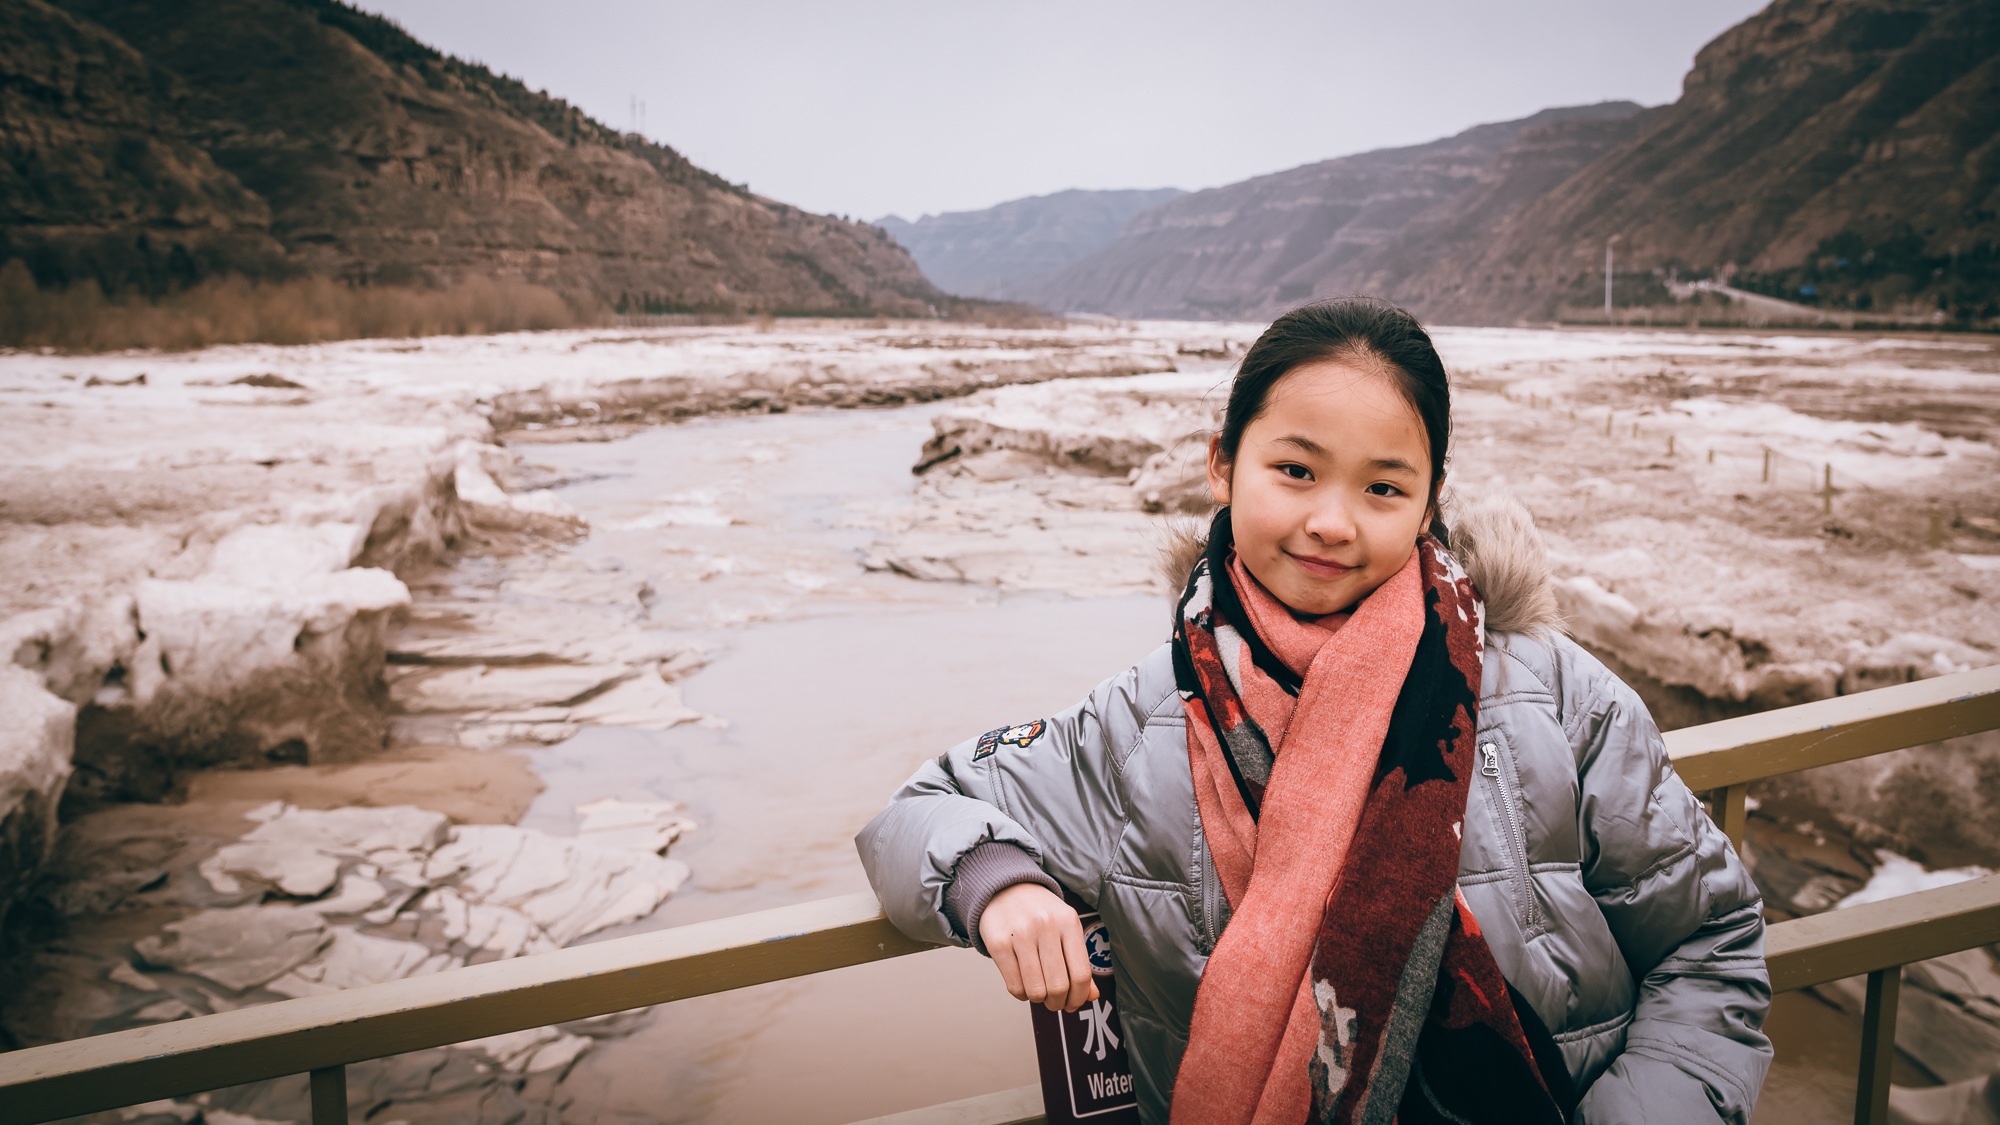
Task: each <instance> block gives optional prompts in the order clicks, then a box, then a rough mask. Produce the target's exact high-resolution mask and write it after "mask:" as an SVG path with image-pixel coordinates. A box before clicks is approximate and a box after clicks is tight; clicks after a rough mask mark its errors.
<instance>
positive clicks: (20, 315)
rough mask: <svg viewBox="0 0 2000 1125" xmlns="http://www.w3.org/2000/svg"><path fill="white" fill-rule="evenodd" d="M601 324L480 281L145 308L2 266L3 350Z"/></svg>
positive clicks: (165, 300) (242, 287) (218, 295)
mask: <svg viewBox="0 0 2000 1125" xmlns="http://www.w3.org/2000/svg"><path fill="white" fill-rule="evenodd" d="M604 316H605V310H604V309H602V308H600V307H598V306H597V305H596V303H595V302H593V301H590V300H589V299H588V298H585V299H581V300H579V299H577V298H574V297H565V296H564V295H562V294H559V293H557V292H555V291H554V290H552V289H548V288H544V287H543V286H540V285H529V284H526V283H523V282H516V281H493V280H489V279H486V278H479V277H475V278H469V279H467V280H465V281H463V282H461V283H459V284H458V285H456V286H454V287H452V288H450V289H420V288H414V287H407V286H354V285H346V284H343V283H341V282H338V281H332V280H329V279H326V278H296V279H293V280H288V281H264V282H254V281H250V280H248V279H245V278H242V277H222V278H212V279H209V280H207V281H203V282H200V283H198V284H195V285H192V286H189V287H187V288H185V289H182V290H179V291H178V292H174V293H169V294H167V295H165V296H161V297H159V298H157V299H151V298H147V297H145V296H142V295H140V294H139V293H137V292H130V293H124V294H118V295H107V294H106V293H105V292H104V290H103V289H102V288H100V287H99V286H98V284H97V283H96V282H95V281H86V282H82V283H79V284H74V285H70V286H67V287H64V288H50V289H44V288H41V287H39V286H37V285H36V284H35V281H34V278H33V277H32V276H31V275H30V274H29V272H28V268H27V266H26V265H24V264H23V263H22V262H21V261H20V260H19V259H16V260H13V261H10V262H8V263H6V265H4V266H0V346H4V347H15V348H56V349H58V350H61V351H76V352H96V351H118V350H121V349H124V348H165V349H170V350H183V349H188V348H201V347H208V346H210V345H214V344H316V343H323V342H326V341H329V340H353V339H370V338H380V337H407V336H467V335H481V334H485V333H489V332H516V331H524V330H534V329H545V328H575V327H580V326H583V325H588V324H595V323H598V322H599V321H601V320H602V319H604Z"/></svg>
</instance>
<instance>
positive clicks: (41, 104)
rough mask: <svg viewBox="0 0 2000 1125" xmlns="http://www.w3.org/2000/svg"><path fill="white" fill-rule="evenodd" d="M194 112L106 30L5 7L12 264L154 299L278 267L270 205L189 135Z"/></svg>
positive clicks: (39, 6)
mask: <svg viewBox="0 0 2000 1125" xmlns="http://www.w3.org/2000/svg"><path fill="white" fill-rule="evenodd" d="M185 101H186V91H185V90H184V89H182V88H180V87H179V86H178V85H177V84H176V83H174V82H173V81H172V80H171V79H170V78H169V77H168V76H166V75H165V74H163V73H160V72H158V71H156V70H154V69H153V68H151V67H149V66H148V65H147V63H146V60H145V59H143V58H141V57H140V55H139V54H138V52H136V51H134V50H132V49H131V48H130V47H128V46H126V45H125V44H124V43H122V42H120V41H119V40H118V39H117V37H115V36H113V35H111V34H109V33H108V32H106V31H104V30H103V29H102V28H100V27H97V26H95V25H93V24H90V23H88V22H86V21H82V20H78V19H77V18H75V17H74V16H72V15H70V14H68V13H66V12H63V11H59V10H57V9H55V8H52V7H50V6H49V5H47V4H44V3H42V2H41V0H0V215H4V216H5V218H4V220H0V221H3V222H4V227H0V260H4V259H5V258H8V257H14V256H23V255H24V256H27V257H29V258H30V259H31V260H34V261H36V262H38V263H47V265H48V266H51V267H53V266H54V265H55V263H56V262H57V261H58V260H60V259H61V258H63V257H65V256H73V257H77V258H87V259H90V260H94V261H98V262H101V263H103V267H104V269H105V271H106V272H107V273H109V274H111V275H112V276H115V277H117V278H118V279H119V280H120V281H122V282H124V283H127V284H136V285H140V286H142V287H144V288H148V289H158V288H161V287H164V286H165V285H167V284H170V283H172V282H173V281H177V280H178V281H187V280H192V279H193V277H194V276H195V275H197V274H200V273H204V272H212V271H215V270H218V269H222V270H227V269H231V268H234V269H239V270H245V271H247V272H252V273H267V272H270V271H271V270H273V269H274V268H278V267H279V266H280V264H281V262H282V259H283V251H282V250H281V249H280V247H279V246H278V245H277V243H275V242H273V241H272V240H271V239H270V237H269V235H268V234H267V228H268V227H269V225H270V221H271V213H270V208H269V207H268V206H267V205H266V204H265V202H264V200H262V199H260V198H259V197H258V196H257V195H256V194H255V193H254V192H251V191H249V190H248V189H246V188H245V187H244V186H243V185H242V184H241V183H240V182H238V180H237V179H236V177H235V176H233V175H231V174H229V173H228V172H226V171H224V170H223V169H221V168H219V167H217V165H216V163H215V161H214V160H213V159H211V158H210V156H209V154H208V153H207V152H205V151H203V150H202V149H201V148H200V147H198V146H196V145H194V144H191V143H189V142H188V141H187V140H185V139H184V138H183V137H182V136H181V135H180V121H179V118H178V111H179V109H180V107H181V106H182V105H183V104H184V103H185ZM176 247H178V253H176V252H175V249H174V248H176Z"/></svg>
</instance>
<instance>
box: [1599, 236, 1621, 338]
mask: <svg viewBox="0 0 2000 1125" xmlns="http://www.w3.org/2000/svg"><path fill="white" fill-rule="evenodd" d="M1623 237H1625V236H1624V235H1622V234H1614V235H1612V236H1611V237H1610V238H1607V239H1605V240H1604V323H1606V324H1609V323H1611V244H1612V243H1614V242H1616V241H1618V240H1619V239H1621V238H1623Z"/></svg>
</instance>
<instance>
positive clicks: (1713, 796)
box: [1708, 781, 1750, 851]
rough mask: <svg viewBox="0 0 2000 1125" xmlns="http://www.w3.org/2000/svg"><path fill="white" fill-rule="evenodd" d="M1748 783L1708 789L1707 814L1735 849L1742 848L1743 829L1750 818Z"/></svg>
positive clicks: (1740, 849) (1739, 849)
mask: <svg viewBox="0 0 2000 1125" xmlns="http://www.w3.org/2000/svg"><path fill="white" fill-rule="evenodd" d="M1749 796H1750V783H1749V782H1747V781H1746V782H1743V783H1742V784H1740V785H1727V786H1724V787H1722V788H1721V789H1711V790H1709V791H1708V810H1709V811H1708V815H1709V819H1710V820H1713V821H1715V824H1716V827H1718V828H1720V829H1722V834H1723V835H1724V836H1727V837H1729V844H1730V846H1731V847H1733V848H1735V849H1736V850H1737V851H1742V850H1743V829H1744V827H1745V826H1746V825H1747V824H1748V823H1749V820H1750V808H1749V801H1748V798H1749Z"/></svg>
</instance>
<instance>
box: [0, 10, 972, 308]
mask: <svg viewBox="0 0 2000 1125" xmlns="http://www.w3.org/2000/svg"><path fill="white" fill-rule="evenodd" d="M0 27H4V29H5V30H4V31H0V153H4V159H0V261H4V260H7V259H10V258H20V259H23V260H24V261H25V262H26V263H27V264H28V266H29V268H30V270H31V272H32V273H33V274H34V276H35V279H36V280H37V281H38V282H40V283H41V284H42V285H44V286H51V285H54V286H61V285H65V284H69V283H72V282H78V281H88V280H95V281H97V282H98V283H99V284H101V285H103V286H104V287H105V289H106V290H107V291H113V292H116V291H124V290H132V289H135V290H137V291H139V292H141V293H143V294H147V295H158V294H160V293H163V292H166V291H169V290H171V289H173V288H174V287H177V286H182V285H187V284H191V283H193V282H195V281H197V280H200V279H202V278H205V277H211V276H215V275H218V274H225V273H236V274H244V275H248V276H251V277H259V278H282V277H292V276H312V275H316V276H326V277H335V278H341V279H345V280H347V281H349V282H352V283H356V284H393V285H409V284H417V285H428V286H438V287H446V286H450V285H452V284H454V283H455V282H457V281H459V280H462V279H464V278H466V277H470V276H481V277H486V278H492V279H495V280H503V281H508V280H511V281H522V282H529V283H533V284H539V285H544V286H547V287H549V288H552V289H555V290H557V291H559V292H564V293H568V294H573V295H586V296H588V297H589V298H591V299H593V300H595V301H598V302H603V303H605V304H613V305H616V306H618V307H620V308H627V309H631V310H633V311H654V312H666V311H724V312H779V313H784V312H811V313H836V314H839V313H861V312H872V313H898V314H919V315H921V314H924V313H927V312H929V311H930V310H932V309H933V308H935V307H937V306H939V305H941V304H948V303H950V301H949V299H948V298H946V296H945V295H944V294H943V293H941V292H940V291H939V290H938V289H937V288H936V287H935V286H933V285H931V283H930V282H929V281H928V280H926V279H925V278H924V276H923V274H922V272H921V271H920V270H919V269H918V268H917V266H916V265H915V263H914V262H912V261H911V260H910V257H909V255H908V254H907V253H905V252H904V251H903V250H902V248H901V247H899V246H897V245H896V243H895V242H894V241H893V240H892V239H890V238H889V237H888V236H887V235H886V234H884V233H883V232H881V231H880V230H879V229H877V228H875V227H872V226H868V225H865V224H861V223H853V222H846V221H842V220H839V219H835V218H832V217H829V216H823V215H814V214H810V213H807V212H804V211H801V210H799V209H798V208H795V207H791V206H788V205H786V204H784V203H781V202H778V201H776V200H771V199H767V198H764V197H762V196H758V195H755V194H753V193H751V192H750V191H749V190H748V188H747V187H745V186H743V185H737V184H731V183H728V182H727V181H725V180H723V179H722V178H720V177H718V176H715V175H713V174H712V173H709V172H706V171H704V170H702V169H700V168H697V167H695V166H694V165H693V164H692V163H690V162H689V161H688V160H687V159H686V158H685V157H683V156H681V155H680V154H679V153H678V152H676V151H674V150H673V149H672V148H669V147H667V146H665V145H660V144H656V143H653V142H651V141H648V140H645V139H643V138H641V137H638V136H636V135H631V134H619V133H617V132H615V131H613V130H611V129H609V128H607V127H605V126H604V125H602V124H600V123H598V122H596V121H594V120H592V119H591V118H589V117H588V116H587V115H585V114H584V113H582V112H581V111H580V110H578V109H576V108H575V107H573V106H570V105H568V104H567V103H565V102H563V101H561V100H559V99H556V98H552V97H549V96H548V95H546V94H543V93H537V92H534V91H531V90H529V89H528V88H527V87H525V86H524V85H522V84H521V83H520V82H518V81H515V80H514V79H511V78H506V77H504V76H501V75H496V74H494V73H492V72H491V71H489V70H487V69H486V68H485V67H482V66H478V65H476V64H471V63H466V62H463V61H460V60H458V59H455V58H451V57H449V56H447V55H444V54H442V53H440V52H438V51H436V50H433V49H432V48H430V47H428V46H426V45H424V44H422V43H420V42H418V41H417V40H415V39H413V38H411V37H410V36H409V35H407V34H406V33H404V32H403V31H402V30H401V29H400V28H399V27H397V26H396V25H395V24H393V23H391V22H390V21H388V20H385V19H382V18H380V17H376V16H373V15H369V14H367V13H364V12H360V11H358V10H356V9H354V8H351V7H348V6H347V5H345V4H342V3H338V2H337V0H210V2H208V3H203V4H183V3H177V2H173V0H61V2H60V3H58V4H50V3H47V2H45V0H0Z"/></svg>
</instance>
